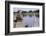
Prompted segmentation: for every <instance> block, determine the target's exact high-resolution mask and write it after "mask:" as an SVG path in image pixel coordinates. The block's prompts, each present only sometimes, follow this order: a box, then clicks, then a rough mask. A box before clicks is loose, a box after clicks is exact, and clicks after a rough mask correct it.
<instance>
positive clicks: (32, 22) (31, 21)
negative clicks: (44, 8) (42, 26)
mask: <svg viewBox="0 0 46 36" xmlns="http://www.w3.org/2000/svg"><path fill="white" fill-rule="evenodd" d="M22 22H23V23H24V25H28V27H32V26H38V25H39V18H38V17H36V16H32V17H30V16H25V17H23V20H22Z"/></svg>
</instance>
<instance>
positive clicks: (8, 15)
mask: <svg viewBox="0 0 46 36" xmlns="http://www.w3.org/2000/svg"><path fill="white" fill-rule="evenodd" d="M10 4H23V5H40V6H42V11H43V12H42V13H43V15H42V19H43V21H42V22H43V23H42V26H43V27H42V28H43V29H42V31H24V32H10V28H9V27H10V25H9V24H10V18H9V17H10V12H9V9H10V7H9V5H10ZM44 32H45V3H40V2H20V1H5V35H17V34H34V33H44Z"/></svg>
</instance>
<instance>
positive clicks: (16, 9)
mask: <svg viewBox="0 0 46 36" xmlns="http://www.w3.org/2000/svg"><path fill="white" fill-rule="evenodd" d="M18 10H22V11H30V10H32V11H34V10H38V9H36V8H16V7H14V8H13V11H15V12H17V11H18Z"/></svg>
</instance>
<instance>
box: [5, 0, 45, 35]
mask: <svg viewBox="0 0 46 36" xmlns="http://www.w3.org/2000/svg"><path fill="white" fill-rule="evenodd" d="M44 12H45V8H44V3H40V2H39V3H37V2H19V1H5V35H16V34H33V33H44V19H45V18H44V16H45V15H44Z"/></svg>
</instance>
